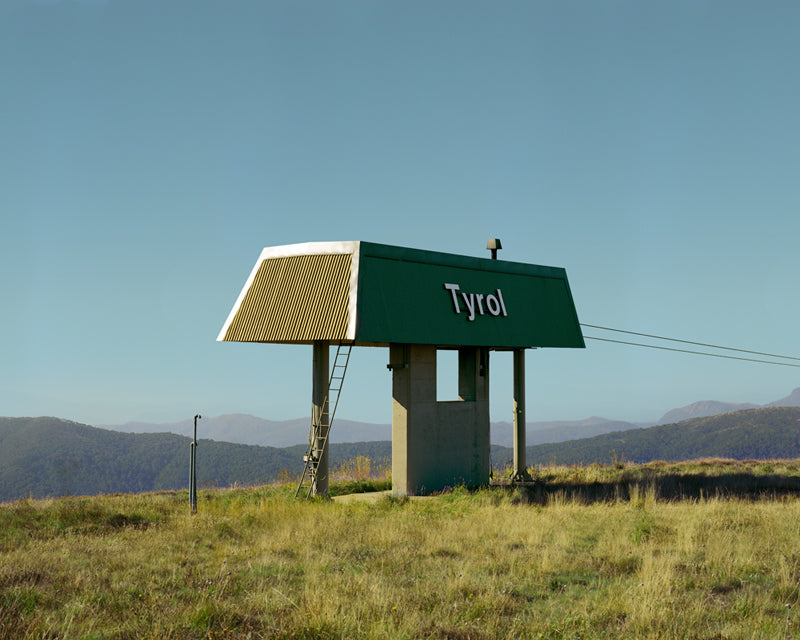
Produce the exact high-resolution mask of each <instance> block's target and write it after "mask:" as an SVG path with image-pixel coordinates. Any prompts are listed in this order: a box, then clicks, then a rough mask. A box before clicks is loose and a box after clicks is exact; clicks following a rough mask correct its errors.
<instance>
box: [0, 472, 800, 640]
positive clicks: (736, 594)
mask: <svg viewBox="0 0 800 640" xmlns="http://www.w3.org/2000/svg"><path fill="white" fill-rule="evenodd" d="M715 464H716V466H714V467H713V471H714V473H720V471H719V470H720V468H721V467H720V465H723V466H724V463H715ZM759 464H761V463H759ZM731 468H732V469H733V468H734V467H731ZM687 469H688V467H686V468H684V470H687ZM711 469H712V467H708V468H706V469H705V471H704V472H703V473H704V474H705V477H708V475H709V473H711V471H710V470H711ZM626 471H627V472H628V473H629V475H628V480H629V482H627V483H626V484H625V489H624V490H622V489H619V488H618V489H617V490H616V491H615V492H614V491H612V492H611V493H612V494H615V495H616V497H606V498H602V499H600V498H594V499H589V498H588V496H590V495H592V492H591V490H590V488H591V487H593V486H595V485H596V483H598V482H599V483H607V482H611V478H612V476H613V474H615V473H625V472H626ZM642 471H646V469H642V468H634V467H631V466H628V467H626V468H625V469H612V468H594V469H588V468H573V469H572V470H570V469H560V470H559V469H540V470H538V474H539V477H540V482H539V486H538V488H537V489H536V490H532V491H531V492H525V491H522V490H520V489H512V488H487V489H483V490H480V491H477V492H469V491H466V490H463V489H457V490H455V491H453V492H450V493H447V494H443V495H441V496H438V497H434V498H431V499H428V500H423V501H408V500H394V499H390V498H385V499H383V500H380V501H378V502H377V503H375V504H359V503H352V504H339V503H335V502H313V501H312V502H306V501H302V500H298V501H295V500H294V499H292V497H291V496H292V495H293V493H294V487H292V486H287V487H264V488H257V489H237V490H218V491H213V492H201V495H200V503H199V513H198V514H197V515H196V516H194V517H192V516H190V515H189V513H188V511H189V509H188V499H187V497H186V494H150V495H140V496H105V497H96V498H75V499H64V500H46V501H23V502H18V503H12V504H7V505H2V506H0V637H2V638H175V639H183V638H449V639H466V638H476V639H482V638H486V639H488V638H540V637H541V638H575V639H577V638H583V639H586V638H612V637H613V638H653V639H655V638H685V639H696V640H701V639H706V640H711V639H721V638H741V639H745V638H746V639H747V640H750V639H752V638H764V639H766V638H769V639H773V638H786V637H790V638H793V637H800V629H798V628H797V622H796V621H795V614H796V612H797V607H798V606H800V500H798V499H797V497H795V495H793V494H792V492H784V493H783V494H782V495H775V496H773V497H767V496H765V497H761V498H757V499H753V498H752V496H750V495H747V496H746V497H740V496H736V495H727V496H724V497H711V496H709V497H701V498H688V499H669V500H666V499H663V498H662V497H660V496H659V493H658V482H657V478H656V476H655V475H653V474H652V473H650V472H649V471H648V472H647V473H650V477H649V478H648V480H647V481H646V482H641V483H638V482H634V481H633V480H631V478H633V476H634V475H636V474H637V473H638V474H639V475H640V476H642V473H641V472H642ZM674 471H675V469H672V471H667V473H672V472H674ZM739 471H741V468H739V469H738V470H737V471H736V472H737V473H739ZM750 471H751V472H752V473H753V474H756V473H757V471H758V470H757V469H756V468H755V467H753V468H751V469H750ZM634 472H635V473H634ZM570 473H571V474H572V475H570ZM647 473H645V474H644V475H647ZM653 473H655V472H653ZM697 473H699V472H697ZM547 474H551V476H552V478H553V480H552V482H551V484H549V485H548V484H547V481H545V480H542V478H543V477H544V476H546V475H547ZM773 474H774V472H773ZM581 476H588V477H590V479H588V481H587V479H583V480H582V479H581ZM601 476H602V477H601ZM620 477H621V476H620ZM721 477H724V473H722V474H721ZM570 486H571V487H573V489H572V490H570V489H569V488H565V487H570ZM581 487H583V489H584V490H585V491H584V493H581V492H579V491H578V490H577V489H578V488H581Z"/></svg>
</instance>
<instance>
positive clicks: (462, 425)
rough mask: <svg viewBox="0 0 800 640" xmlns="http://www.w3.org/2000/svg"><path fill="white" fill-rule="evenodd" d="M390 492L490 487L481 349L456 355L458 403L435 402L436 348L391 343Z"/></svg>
mask: <svg viewBox="0 0 800 640" xmlns="http://www.w3.org/2000/svg"><path fill="white" fill-rule="evenodd" d="M389 367H390V369H392V372H393V373H392V492H393V493H394V495H397V496H402V495H420V494H426V493H431V492H433V491H439V490H441V489H444V488H445V487H452V486H456V485H461V484H464V485H467V486H477V485H481V484H486V483H488V482H489V471H490V461H489V451H490V444H489V367H488V352H487V351H486V350H485V349H480V348H476V347H467V348H463V349H460V350H459V365H458V390H459V396H460V398H461V399H460V400H453V401H445V402H437V401H436V347H435V346H432V345H420V344H393V345H391V346H390V348H389Z"/></svg>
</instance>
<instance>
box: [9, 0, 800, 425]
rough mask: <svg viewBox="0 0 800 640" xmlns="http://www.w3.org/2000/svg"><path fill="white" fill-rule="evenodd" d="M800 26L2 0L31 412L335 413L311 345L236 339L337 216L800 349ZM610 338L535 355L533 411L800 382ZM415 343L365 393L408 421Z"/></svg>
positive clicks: (569, 9)
mask: <svg viewBox="0 0 800 640" xmlns="http://www.w3.org/2000/svg"><path fill="white" fill-rule="evenodd" d="M798 33H800V5H798V4H797V3H796V2H788V1H787V2H779V1H774V2H764V3H761V2H736V1H731V0H720V1H713V0H712V1H700V2H698V1H691V2H688V1H687V2H680V1H676V2H667V3H655V2H641V1H640V0H636V1H631V2H623V1H608V2H595V1H588V0H586V1H582V2H570V1H557V2H556V1H551V2H545V1H542V2H538V1H529V2H499V3H498V2H474V1H465V0H458V1H452V2H448V1H442V2H429V1H427V0H426V1H423V2H416V1H410V2H402V3H400V2H394V3H392V2H379V1H371V2H366V1H341V2H304V1H302V0H292V1H287V2H267V1H261V0H259V1H252V2H242V1H238V0H231V1H227V2H222V1H216V2H210V1H207V0H191V1H189V0H175V1H171V2H161V1H158V2H156V1H151V0H136V1H134V0H126V1H123V0H108V1H102V0H92V1H89V0H84V1H79V0H71V1H70V0H62V1H58V0H51V1H44V0H42V1H38V2H37V1H30V0H2V1H0V87H2V88H1V89H0V96H1V98H0V225H1V226H0V300H2V307H0V308H1V309H2V313H0V335H2V348H1V349H0V415H11V416H16V415H56V416H59V417H64V418H69V419H74V420H78V421H82V422H87V423H90V424H115V423H122V422H126V421H128V420H149V421H159V422H160V421H174V420H180V419H184V418H188V417H191V416H192V415H194V414H195V413H197V412H200V413H203V414H207V415H219V414H223V413H233V412H242V413H252V414H255V415H259V416H261V417H265V418H270V419H275V420H279V419H288V418H294V417H298V416H302V415H307V414H308V413H309V403H310V393H311V391H310V380H311V377H310V371H311V348H310V347H301V346H277V345H255V344H231V343H217V342H216V341H215V338H216V336H217V333H218V332H219V330H220V328H221V326H222V324H223V322H224V321H225V318H226V317H227V314H228V312H229V310H230V308H231V306H232V304H233V302H234V301H235V299H236V297H237V295H238V293H239V291H240V289H241V287H242V285H243V284H244V281H245V280H246V278H247V276H248V274H249V272H250V269H251V268H252V266H253V264H254V263H255V260H256V259H257V257H258V255H259V253H260V251H261V249H262V248H263V247H265V246H272V245H280V244H290V243H295V242H306V241H333V240H368V241H373V242H383V243H388V244H397V245H403V246H410V247H418V248H422V249H432V250H440V251H447V252H452V253H460V254H469V255H477V256H484V255H487V253H486V251H485V249H484V247H485V244H486V240H487V239H488V238H490V237H499V238H501V239H502V241H503V246H504V249H503V251H502V252H501V258H504V259H507V260H515V261H520V262H529V263H536V264H545V265H553V266H561V267H564V268H566V270H567V274H568V276H569V279H570V284H571V287H572V292H573V295H574V298H575V302H576V306H577V309H578V314H579V317H580V320H581V321H582V322H584V323H590V324H598V325H604V326H610V327H616V328H622V329H629V330H633V331H641V332H646V333H656V334H660V335H666V336H672V337H678V338H684V339H689V340H698V341H701V342H710V343H715V344H721V345H727V346H733V347H741V348H747V349H755V350H759V351H767V352H772V353H778V354H786V355H793V356H800V344H798V342H800V339H798V332H797V318H798V317H799V316H800V301H799V300H798V296H797V278H798V273H800V252H798V250H797V239H798V237H800V215H799V214H800V187H798V175H800V171H798V169H800V154H799V153H798V149H800V127H798V114H800V75H799V74H798V73H797V63H798V61H800V40H798V38H797V34H798ZM586 334H587V335H598V336H607V337H612V338H614V337H619V336H614V335H609V334H607V333H601V332H599V331H596V330H589V329H587V330H586ZM587 342H588V343H589V344H588V348H587V349H586V350H580V351H577V350H574V351H573V350H555V349H554V350H538V351H534V352H529V354H528V358H527V387H528V419H529V420H558V419H564V420H567V419H579V418H585V417H588V416H590V415H601V416H605V417H608V418H615V419H627V420H634V421H635V420H641V421H645V420H650V419H653V420H654V419H656V418H658V417H659V416H660V415H661V414H662V413H664V412H665V411H667V410H669V409H671V408H673V407H676V406H682V405H685V404H689V403H691V402H694V401H696V400H704V399H715V400H724V401H732V402H757V403H765V402H770V401H772V400H775V399H777V398H779V397H782V396H784V395H787V394H788V393H789V392H790V391H791V390H792V389H793V388H795V387H797V386H800V370H798V369H793V368H789V367H777V366H768V365H759V364H752V363H744V362H736V361H729V360H717V359H712V358H702V357H699V356H691V355H683V354H676V353H667V352H660V351H655V350H650V349H640V348H635V347H626V346H621V345H612V344H604V343H598V342H594V341H587ZM387 358H388V353H387V350H385V349H359V350H357V351H356V352H354V357H353V359H352V361H351V368H350V371H349V373H348V379H347V381H346V382H345V388H344V391H343V395H342V401H341V404H340V406H339V413H338V415H339V416H340V417H347V418H350V419H354V420H364V421H370V422H389V421H391V380H390V374H389V373H388V372H387V370H386V368H385V366H384V365H385V364H386V362H387ZM492 364H493V370H492V376H493V377H492V402H493V407H492V417H493V419H495V420H503V419H505V420H510V419H511V401H510V397H511V381H510V380H511V360H510V357H509V356H508V354H495V355H494V356H493V360H492Z"/></svg>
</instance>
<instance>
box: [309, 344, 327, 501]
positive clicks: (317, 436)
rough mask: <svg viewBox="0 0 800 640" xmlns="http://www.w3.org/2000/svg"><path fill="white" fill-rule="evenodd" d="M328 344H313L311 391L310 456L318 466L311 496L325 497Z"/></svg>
mask: <svg viewBox="0 0 800 640" xmlns="http://www.w3.org/2000/svg"><path fill="white" fill-rule="evenodd" d="M329 347H330V343H328V342H327V341H321V340H317V341H315V342H314V354H313V358H314V361H313V369H312V373H311V376H312V390H311V426H312V436H311V437H312V439H313V442H312V444H313V447H312V450H311V454H312V455H314V456H317V457H318V459H319V465H318V466H317V473H316V476H315V478H314V479H313V482H312V483H311V495H312V496H321V497H327V495H328V446H327V439H328V430H329V429H330V410H329V407H328V406H327V404H328V384H329V380H330V372H329V369H330V349H329Z"/></svg>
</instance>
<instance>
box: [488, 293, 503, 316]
mask: <svg viewBox="0 0 800 640" xmlns="http://www.w3.org/2000/svg"><path fill="white" fill-rule="evenodd" d="M486 308H487V309H489V314H490V315H493V316H494V317H495V318H496V317H497V316H499V315H500V302H498V300H497V298H496V297H495V296H494V294H492V293H490V294H489V295H488V296H486Z"/></svg>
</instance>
